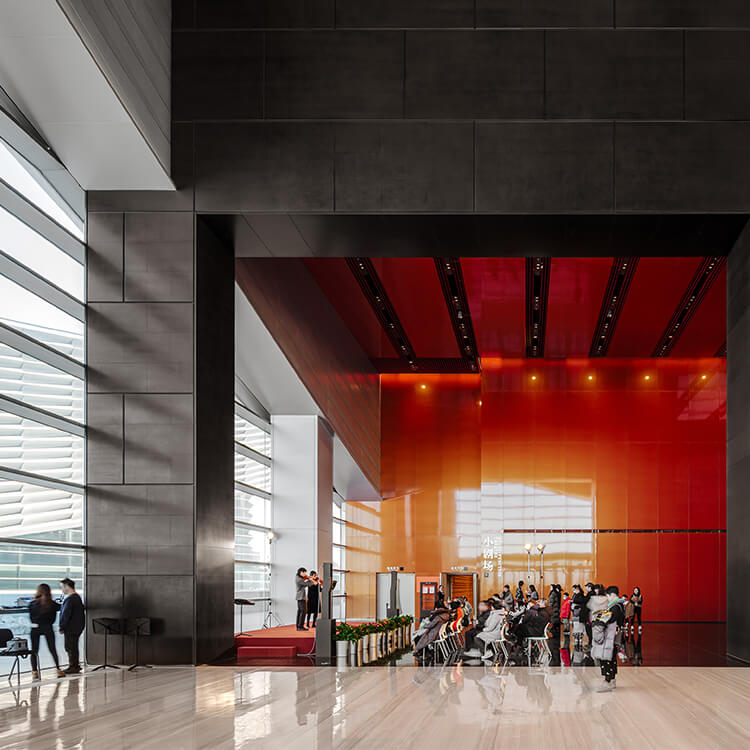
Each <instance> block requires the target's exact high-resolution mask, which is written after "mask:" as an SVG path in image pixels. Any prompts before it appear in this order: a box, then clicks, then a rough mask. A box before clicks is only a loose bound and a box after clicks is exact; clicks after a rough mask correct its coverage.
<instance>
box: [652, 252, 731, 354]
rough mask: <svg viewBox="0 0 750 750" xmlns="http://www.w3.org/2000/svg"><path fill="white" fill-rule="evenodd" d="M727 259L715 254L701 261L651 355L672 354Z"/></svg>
mask: <svg viewBox="0 0 750 750" xmlns="http://www.w3.org/2000/svg"><path fill="white" fill-rule="evenodd" d="M726 260H727V259H726V258H725V257H723V256H718V255H714V256H711V257H710V258H704V259H703V261H701V264H700V266H698V270H697V271H696V272H695V274H694V275H693V278H692V279H691V280H690V284H689V285H688V288H687V291H686V292H685V294H683V295H682V299H681V300H680V303H679V304H678V305H677V309H676V310H675V311H674V313H673V315H672V317H671V318H670V320H669V323H667V327H666V328H665V329H664V332H663V333H662V335H661V336H660V337H659V341H658V342H657V344H656V346H655V347H654V352H653V354H652V355H651V356H652V357H668V356H669V355H670V353H671V352H672V349H673V348H674V345H675V344H676V343H677V341H678V339H679V338H680V336H681V335H682V332H683V331H684V330H685V328H686V327H687V324H688V323H689V322H690V319H691V318H692V317H693V315H694V314H695V311H696V310H697V309H698V305H700V303H701V302H702V301H703V299H704V297H705V296H706V294H707V292H708V290H709V289H710V288H711V284H713V283H714V281H716V277H717V276H718V275H719V273H720V272H721V269H722V268H723V266H724V264H725V263H726Z"/></svg>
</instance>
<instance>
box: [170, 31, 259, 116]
mask: <svg viewBox="0 0 750 750" xmlns="http://www.w3.org/2000/svg"><path fill="white" fill-rule="evenodd" d="M173 65H174V76H173V80H172V117H173V118H174V119H175V120H217V119H219V120H222V119H257V118H259V117H262V116H263V35H262V34H261V33H259V32H252V31H228V32H222V33H220V34H217V33H214V32H203V31H191V32H187V33H175V34H174V35H173Z"/></svg>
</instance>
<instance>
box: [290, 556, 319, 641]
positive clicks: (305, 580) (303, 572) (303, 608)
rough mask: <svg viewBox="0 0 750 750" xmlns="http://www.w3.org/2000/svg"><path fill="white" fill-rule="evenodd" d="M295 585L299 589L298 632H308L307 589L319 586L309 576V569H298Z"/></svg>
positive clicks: (296, 595)
mask: <svg viewBox="0 0 750 750" xmlns="http://www.w3.org/2000/svg"><path fill="white" fill-rule="evenodd" d="M294 585H295V587H296V589H297V592H296V594H295V598H296V600H297V630H307V628H306V627H305V615H306V614H307V589H308V587H309V586H317V585H318V584H316V583H315V582H314V581H313V579H312V577H311V576H309V575H307V568H298V569H297V575H295V576H294Z"/></svg>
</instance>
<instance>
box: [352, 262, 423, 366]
mask: <svg viewBox="0 0 750 750" xmlns="http://www.w3.org/2000/svg"><path fill="white" fill-rule="evenodd" d="M346 262H347V265H348V266H349V269H350V270H351V272H352V274H354V278H355V279H357V283H358V284H359V286H360V288H361V289H362V292H363V293H364V295H365V297H366V298H367V301H368V302H369V303H370V307H372V309H373V312H374V313H375V315H376V317H377V319H378V320H379V321H380V325H381V326H382V327H383V330H384V331H385V334H386V336H388V339H389V341H390V342H391V344H392V345H393V348H394V349H395V350H396V353H397V354H398V355H399V357H401V359H405V360H406V361H407V363H408V364H409V369H410V370H411V371H412V372H416V370H418V369H419V365H418V363H417V355H416V354H415V353H414V348H413V347H412V345H411V342H410V341H409V337H408V336H407V335H406V331H405V330H404V327H403V326H402V325H401V321H400V320H399V317H398V315H396V310H395V309H394V308H393V305H392V304H391V301H390V299H389V298H388V294H387V293H386V291H385V287H384V286H383V282H382V281H381V280H380V277H379V276H378V273H377V271H376V270H375V266H374V265H373V263H372V261H371V260H370V259H369V258H347V259H346Z"/></svg>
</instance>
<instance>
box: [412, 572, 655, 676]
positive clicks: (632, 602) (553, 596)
mask: <svg viewBox="0 0 750 750" xmlns="http://www.w3.org/2000/svg"><path fill="white" fill-rule="evenodd" d="M610 588H614V589H616V587H610ZM572 590H573V596H572V597H571V596H570V594H569V593H568V592H567V591H563V590H562V587H561V586H560V585H559V584H552V586H551V587H550V589H549V593H548V595H547V597H546V598H541V597H540V595H539V593H538V592H537V590H536V587H535V586H533V584H532V585H529V586H528V587H527V588H526V587H525V585H524V582H523V581H519V582H518V587H517V588H516V590H515V591H511V588H510V586H508V585H505V586H504V587H503V590H502V592H498V593H496V594H493V596H491V597H490V598H489V599H485V600H483V601H480V602H479V604H478V605H477V611H476V617H474V616H473V612H472V608H471V605H470V603H469V602H468V601H467V599H466V598H465V597H460V598H457V599H454V600H452V601H450V602H448V603H447V604H446V603H445V601H444V599H439V600H438V602H437V606H436V607H435V609H434V610H433V611H431V612H430V613H428V615H427V616H426V617H425V618H424V619H423V620H422V622H421V623H420V626H419V628H418V629H417V631H416V632H415V634H414V650H415V653H416V655H417V658H418V660H419V661H422V662H424V661H425V660H430V659H438V658H443V659H445V660H446V661H447V660H449V659H451V660H455V661H457V660H464V659H466V660H468V659H472V658H474V659H482V660H493V659H497V658H498V656H499V648H498V645H499V644H500V643H502V651H503V653H504V654H505V657H506V659H509V660H510V661H515V662H516V663H521V662H520V655H522V654H527V655H528V651H527V649H528V639H529V638H532V639H533V638H536V639H541V638H545V639H549V638H552V639H557V640H559V638H560V633H561V629H562V633H563V634H564V635H566V636H567V635H569V634H571V626H572V635H573V638H574V644H575V648H576V649H582V647H583V636H584V635H585V634H586V635H587V636H588V643H587V649H588V650H590V649H591V644H592V643H593V627H594V624H595V623H597V624H598V620H599V619H600V617H599V615H600V613H603V612H604V613H606V612H607V611H608V609H611V608H612V607H613V606H614V605H615V604H617V605H619V606H621V608H622V610H623V613H622V623H619V622H618V631H619V630H622V631H623V632H624V634H625V635H627V632H628V628H633V629H635V622H636V620H637V621H638V628H639V632H640V628H641V612H642V607H643V595H642V593H641V591H640V589H639V588H637V587H636V588H635V589H634V591H633V594H632V595H631V596H630V597H628V598H623V597H620V596H619V590H618V593H617V595H616V596H614V595H612V594H611V592H609V590H605V588H604V587H603V586H601V585H599V584H593V583H587V584H586V586H585V587H581V586H579V585H578V584H576V585H575V586H573V589H572ZM618 612H619V610H618ZM605 619H606V618H605ZM514 651H515V652H516V654H515V656H513V655H512V654H513V652H514ZM509 653H510V654H511V655H510V656H509ZM548 653H549V651H548Z"/></svg>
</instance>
